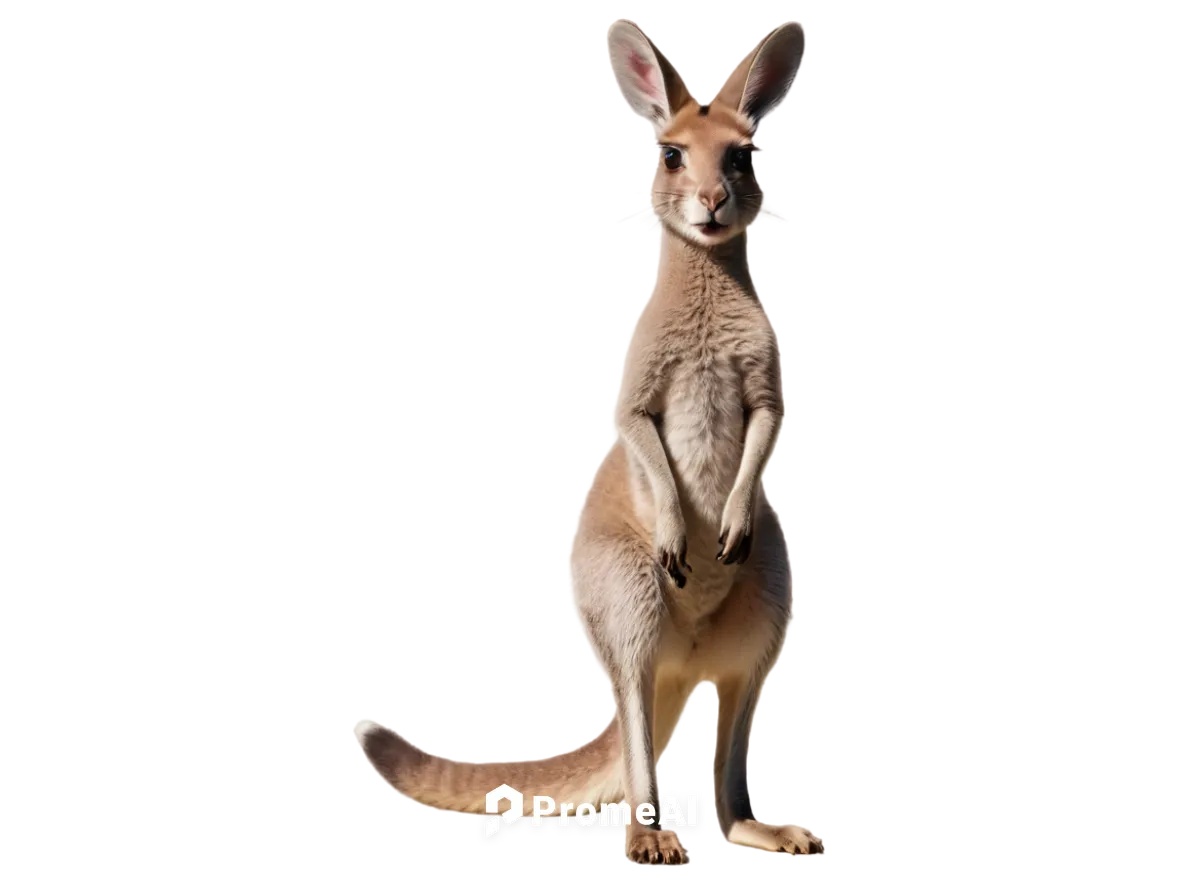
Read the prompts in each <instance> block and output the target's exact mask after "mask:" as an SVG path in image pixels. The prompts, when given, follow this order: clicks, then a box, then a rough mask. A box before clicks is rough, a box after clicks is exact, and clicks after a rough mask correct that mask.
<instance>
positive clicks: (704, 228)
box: [694, 219, 730, 234]
mask: <svg viewBox="0 0 1182 886" xmlns="http://www.w3.org/2000/svg"><path fill="white" fill-rule="evenodd" d="M694 227H695V228H697V229H698V230H699V231H701V232H702V233H703V234H717V233H719V232H720V231H725V230H726V229H727V228H728V227H730V225H720V224H719V223H718V222H716V221H714V220H713V219H711V220H710V221H708V222H706V224H704V225H694Z"/></svg>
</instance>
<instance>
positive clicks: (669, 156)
mask: <svg viewBox="0 0 1182 886" xmlns="http://www.w3.org/2000/svg"><path fill="white" fill-rule="evenodd" d="M681 167H682V162H681V151H679V150H677V148H665V168H666V169H681Z"/></svg>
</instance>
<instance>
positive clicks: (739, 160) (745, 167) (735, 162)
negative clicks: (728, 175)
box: [731, 148, 751, 172]
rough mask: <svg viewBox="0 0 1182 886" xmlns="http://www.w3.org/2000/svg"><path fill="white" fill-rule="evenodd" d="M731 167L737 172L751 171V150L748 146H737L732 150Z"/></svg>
mask: <svg viewBox="0 0 1182 886" xmlns="http://www.w3.org/2000/svg"><path fill="white" fill-rule="evenodd" d="M731 169H733V170H735V172H750V171H751V152H750V151H749V150H747V149H746V148H735V149H734V150H733V151H731Z"/></svg>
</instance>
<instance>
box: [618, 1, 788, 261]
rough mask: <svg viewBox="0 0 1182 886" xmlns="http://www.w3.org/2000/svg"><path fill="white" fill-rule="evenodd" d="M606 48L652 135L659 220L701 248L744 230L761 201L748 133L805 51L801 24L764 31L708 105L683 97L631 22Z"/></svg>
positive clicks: (673, 75) (784, 89)
mask: <svg viewBox="0 0 1182 886" xmlns="http://www.w3.org/2000/svg"><path fill="white" fill-rule="evenodd" d="M608 47H609V49H610V50H611V60H612V68H613V70H614V71H615V74H616V80H617V81H619V84H620V89H621V91H622V92H623V93H624V98H626V99H627V100H628V104H629V105H631V106H632V109H633V110H634V111H636V113H638V114H640V116H642V117H644V118H646V119H647V120H649V121H650V122H651V123H652V124H653V127H654V129H655V130H656V133H657V144H658V146H659V147H660V155H659V160H658V162H657V175H656V178H655V179H654V181H653V208H654V209H655V210H656V213H657V216H658V217H659V218H660V219H661V223H662V224H664V225H665V227H666V228H668V229H669V230H671V231H672V232H673V233H675V234H677V235H678V236H681V237H683V238H685V239H686V240H689V241H690V242H691V243H696V244H698V245H700V246H707V247H709V246H715V245H717V244H719V243H722V242H724V241H726V240H729V239H730V238H732V237H734V236H736V235H737V234H739V233H740V232H742V231H744V230H745V229H746V228H747V226H748V225H750V224H751V222H752V221H754V220H755V216H756V215H758V214H759V207H760V204H761V203H762V202H763V192H762V191H760V190H759V183H758V182H756V180H755V172H754V170H753V169H752V167H751V155H752V152H753V151H755V150H757V149H756V147H755V145H753V144H752V143H751V138H752V136H753V135H754V134H755V128H756V126H757V125H758V124H759V121H760V119H761V118H762V117H763V116H764V115H765V114H767V112H768V111H770V110H771V109H772V108H774V107H775V106H776V105H778V104H779V103H780V101H781V99H783V98H784V96H785V95H786V94H787V93H788V88H789V87H790V86H791V85H792V79H793V78H794V77H795V76H796V69H797V68H798V67H799V66H800V58H801V55H802V54H803V52H804V31H803V30H801V27H800V25H798V24H795V23H792V24H787V25H782V26H780V27H779V28H776V30H774V31H772V32H771V33H770V34H768V35H767V36H766V37H765V38H764V39H763V40H762V41H760V43H759V45H758V46H756V47H755V49H754V50H753V51H752V52H751V54H750V55H748V56H747V57H746V58H745V59H743V61H742V62H741V63H740V64H739V66H738V67H737V68H736V69H735V72H734V73H733V74H731V76H730V78H729V79H728V80H727V81H726V85H724V86H723V87H722V90H721V91H720V92H719V93H718V95H716V96H715V97H714V100H713V101H711V102H710V104H708V105H703V104H699V103H698V102H697V101H695V100H694V99H693V98H692V97H691V96H690V94H689V91H688V90H687V89H686V88H685V84H684V83H682V81H681V77H679V76H678V74H677V71H675V70H674V69H673V66H672V65H671V64H669V62H668V60H667V59H666V58H665V56H663V55H661V53H660V52H659V51H658V50H657V47H656V46H654V45H653V44H652V41H650V40H649V39H648V38H647V37H646V36H645V35H644V34H643V32H641V30H640V28H638V27H636V25H634V24H633V23H632V22H629V21H624V20H621V21H618V22H616V23H615V24H614V25H612V26H611V29H610V30H609V31H608Z"/></svg>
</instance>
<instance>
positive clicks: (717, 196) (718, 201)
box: [698, 182, 730, 212]
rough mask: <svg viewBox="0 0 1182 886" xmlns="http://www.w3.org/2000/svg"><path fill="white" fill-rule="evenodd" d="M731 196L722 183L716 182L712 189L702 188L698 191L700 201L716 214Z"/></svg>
mask: <svg viewBox="0 0 1182 886" xmlns="http://www.w3.org/2000/svg"><path fill="white" fill-rule="evenodd" d="M729 196H730V195H729V194H727V192H726V188H725V187H724V186H723V184H722V182H716V183H715V184H713V185H711V186H710V187H708V188H702V189H701V190H699V191H698V200H699V201H700V202H701V203H702V205H703V206H705V207H706V208H707V209H709V210H710V211H711V212H714V211H715V210H716V209H718V207H719V206H721V205H722V204H723V203H725V202H726V200H727V197H729Z"/></svg>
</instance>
